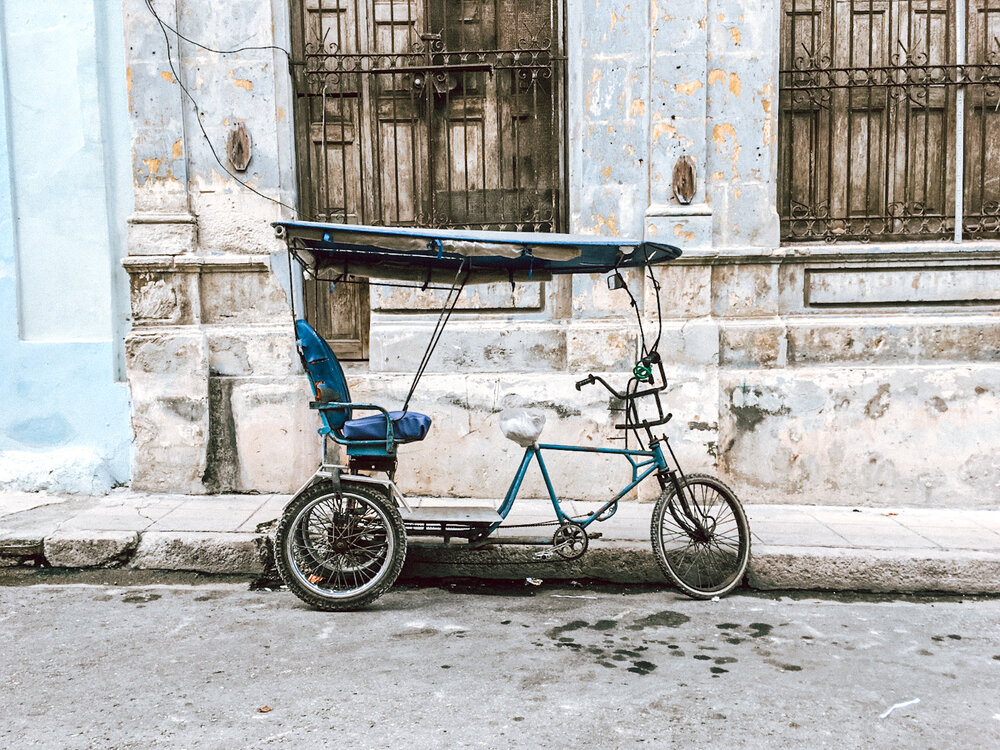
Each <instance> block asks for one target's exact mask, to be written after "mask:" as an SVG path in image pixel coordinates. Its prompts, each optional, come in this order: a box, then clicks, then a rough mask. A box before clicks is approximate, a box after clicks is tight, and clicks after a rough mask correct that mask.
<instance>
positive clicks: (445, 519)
mask: <svg viewBox="0 0 1000 750" xmlns="http://www.w3.org/2000/svg"><path fill="white" fill-rule="evenodd" d="M399 513H400V515H401V516H402V517H403V524H404V525H405V526H406V532H407V534H412V535H415V536H441V537H445V538H446V539H447V538H448V537H451V536H457V537H463V536H464V537H469V536H471V535H473V534H480V533H482V532H483V530H484V529H487V528H489V527H490V526H492V525H493V524H496V523H500V521H501V520H502V519H501V518H500V515H499V514H498V513H497V512H496V511H495V510H493V509H492V508H484V507H482V506H474V505H473V506H460V505H430V506H426V505H425V506H423V507H420V508H400V509H399Z"/></svg>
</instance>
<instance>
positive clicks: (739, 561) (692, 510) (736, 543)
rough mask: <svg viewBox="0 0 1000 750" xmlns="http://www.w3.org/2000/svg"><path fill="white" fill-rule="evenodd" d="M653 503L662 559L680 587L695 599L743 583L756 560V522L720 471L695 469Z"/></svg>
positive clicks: (655, 535)
mask: <svg viewBox="0 0 1000 750" xmlns="http://www.w3.org/2000/svg"><path fill="white" fill-rule="evenodd" d="M680 484H681V490H682V492H683V493H684V495H685V496H686V498H685V499H686V502H685V501H684V500H682V499H681V498H678V497H677V496H676V491H675V489H674V487H672V486H671V487H668V488H667V489H666V490H664V491H663V493H662V494H661V495H660V498H659V499H658V500H657V501H656V506H655V507H654V508H653V520H652V524H651V528H650V531H651V536H652V541H653V552H654V553H655V555H656V561H657V562H658V563H659V564H660V568H661V569H662V570H663V572H664V573H665V574H666V576H667V577H668V578H669V579H670V580H672V581H673V582H674V583H675V584H676V585H677V587H678V588H679V589H680V590H681V591H683V592H684V593H685V594H687V595H688V596H690V597H693V598H695V599H710V598H712V597H713V596H722V595H723V594H728V593H729V592H730V591H732V590H733V589H734V588H736V587H737V586H739V585H740V582H741V581H742V580H743V575H744V574H745V573H746V570H747V565H748V564H749V562H750V525H749V524H748V523H747V517H746V514H745V513H744V512H743V506H741V505H740V501H739V500H737V499H736V494H735V493H734V492H733V491H732V490H731V489H729V487H727V486H726V485H725V484H723V483H722V482H721V481H720V480H718V479H716V478H715V477H711V476H708V475H706V474H691V475H689V476H687V477H685V478H684V479H682V480H680Z"/></svg>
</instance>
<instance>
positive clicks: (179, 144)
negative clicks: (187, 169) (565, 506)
mask: <svg viewBox="0 0 1000 750" xmlns="http://www.w3.org/2000/svg"><path fill="white" fill-rule="evenodd" d="M171 153H172V154H173V157H174V158H175V159H180V158H181V156H183V155H184V139H183V138H178V139H177V140H176V141H174V146H173V148H172V149H171Z"/></svg>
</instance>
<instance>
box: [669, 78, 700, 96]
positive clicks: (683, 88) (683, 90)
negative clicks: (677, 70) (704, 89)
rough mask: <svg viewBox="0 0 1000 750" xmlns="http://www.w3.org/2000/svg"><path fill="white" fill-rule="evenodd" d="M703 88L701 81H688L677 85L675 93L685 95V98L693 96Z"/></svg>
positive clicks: (675, 85)
mask: <svg viewBox="0 0 1000 750" xmlns="http://www.w3.org/2000/svg"><path fill="white" fill-rule="evenodd" d="M700 88H701V81H688V82H687V83H675V84H674V91H676V92H677V93H678V94H684V96H691V94H693V93H694V92H695V91H697V90H698V89H700Z"/></svg>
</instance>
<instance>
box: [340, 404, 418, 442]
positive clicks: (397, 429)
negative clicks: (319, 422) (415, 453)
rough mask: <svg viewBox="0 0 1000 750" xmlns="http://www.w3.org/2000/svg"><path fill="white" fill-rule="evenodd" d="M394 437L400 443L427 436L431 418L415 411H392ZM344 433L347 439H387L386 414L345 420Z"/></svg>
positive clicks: (390, 413) (414, 440)
mask: <svg viewBox="0 0 1000 750" xmlns="http://www.w3.org/2000/svg"><path fill="white" fill-rule="evenodd" d="M389 416H390V417H391V418H392V437H393V439H394V440H395V441H396V442H399V443H414V442H416V441H417V440H423V439H424V438H425V437H427V432H428V431H429V430H430V429H431V418H430V417H428V416H427V415H426V414H419V413H417V412H415V411H391V412H389ZM343 435H344V437H345V438H346V439H347V440H385V414H374V415H372V416H370V417H361V418H360V419H348V420H347V421H346V422H344V427H343Z"/></svg>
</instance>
